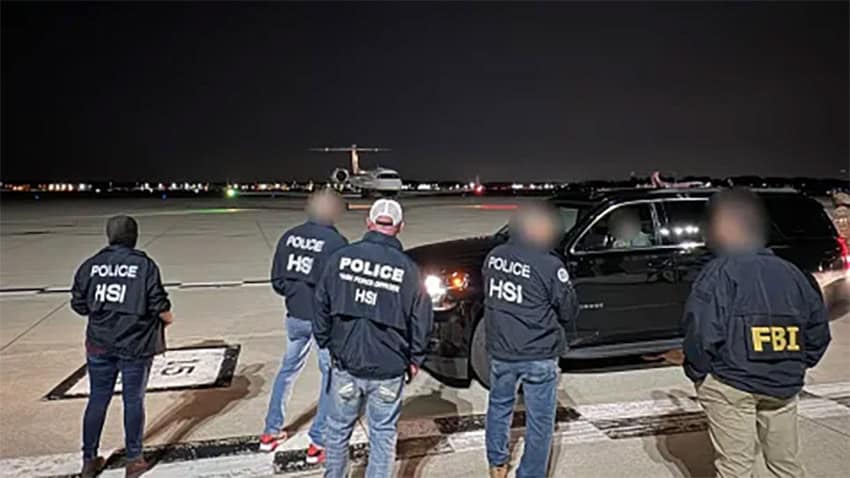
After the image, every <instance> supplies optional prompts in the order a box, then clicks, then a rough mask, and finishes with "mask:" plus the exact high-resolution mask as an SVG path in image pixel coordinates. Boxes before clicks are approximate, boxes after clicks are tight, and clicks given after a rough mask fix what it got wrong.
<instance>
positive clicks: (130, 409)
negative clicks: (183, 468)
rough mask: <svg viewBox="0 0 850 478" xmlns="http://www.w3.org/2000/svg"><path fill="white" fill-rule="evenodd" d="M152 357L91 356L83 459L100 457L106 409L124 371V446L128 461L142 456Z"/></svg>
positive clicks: (122, 393)
mask: <svg viewBox="0 0 850 478" xmlns="http://www.w3.org/2000/svg"><path fill="white" fill-rule="evenodd" d="M152 361H153V359H152V358H150V357H148V358H139V359H123V358H119V357H115V356H112V355H107V354H104V355H94V354H89V356H88V358H87V360H86V365H87V366H88V372H89V385H90V387H91V389H90V390H91V391H90V394H89V403H88V405H87V406H86V413H85V416H84V417H83V459H84V460H91V459H93V458H95V457H97V449H98V447H99V446H100V433H101V431H103V422H104V421H105V420H106V410H107V409H108V408H109V401H110V400H112V394H113V392H114V391H115V381H116V380H117V379H118V372H121V387H122V392H121V396H122V398H123V399H124V446H125V448H126V450H127V459H128V460H134V459H136V458H139V457H140V456H141V455H142V435H143V433H144V429H145V389H146V388H147V386H148V376H149V375H150V371H151V362H152Z"/></svg>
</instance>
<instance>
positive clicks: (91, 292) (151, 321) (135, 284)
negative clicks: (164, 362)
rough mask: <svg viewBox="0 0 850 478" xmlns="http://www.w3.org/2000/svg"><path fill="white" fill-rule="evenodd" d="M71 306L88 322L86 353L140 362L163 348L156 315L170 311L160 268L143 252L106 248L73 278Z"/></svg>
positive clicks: (114, 247) (125, 248)
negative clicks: (139, 359)
mask: <svg viewBox="0 0 850 478" xmlns="http://www.w3.org/2000/svg"><path fill="white" fill-rule="evenodd" d="M71 308H72V309H74V311H75V312H77V313H78V314H80V315H87V316H88V318H89V321H88V327H87V328H86V346H87V348H88V349H89V351H90V352H94V353H107V354H112V355H116V356H119V357H122V358H143V357H150V356H152V355H156V354H158V353H162V352H163V351H164V350H165V337H164V335H163V327H164V325H163V323H162V320H160V318H159V314H160V312H164V311H166V310H170V309H171V302H169V300H168V293H167V292H166V291H165V288H164V287H163V286H162V281H161V279H160V276H159V267H157V265H156V263H155V262H154V261H153V260H152V259H151V258H149V257H148V256H147V255H146V254H145V253H144V252H142V251H139V250H136V249H132V248H129V247H125V246H120V245H113V246H109V247H106V248H104V249H103V250H101V251H100V252H98V253H97V254H95V255H94V256H93V257H91V258H90V259H88V260H86V261H85V262H84V263H83V264H82V265H81V266H80V268H79V269H78V270H77V273H76V274H75V275H74V285H73V287H72V289H71Z"/></svg>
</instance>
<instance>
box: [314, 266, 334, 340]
mask: <svg viewBox="0 0 850 478" xmlns="http://www.w3.org/2000/svg"><path fill="white" fill-rule="evenodd" d="M328 262H329V264H326V265H325V268H324V270H323V271H322V275H321V276H320V277H319V282H318V283H317V284H316V292H315V296H314V301H315V303H314V305H315V307H314V309H315V313H316V315H315V316H314V317H313V336H314V337H315V338H316V345H318V346H319V348H320V349H324V348H327V347H328V345H329V344H330V341H331V328H332V327H333V317H332V316H331V295H330V294H331V291H330V290H329V288H328V286H329V282H330V280H331V279H332V277H333V272H331V271H330V270H329V269H330V261H328Z"/></svg>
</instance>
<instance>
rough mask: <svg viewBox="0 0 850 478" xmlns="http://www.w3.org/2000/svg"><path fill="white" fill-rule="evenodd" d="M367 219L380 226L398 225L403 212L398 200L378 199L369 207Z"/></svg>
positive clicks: (401, 219)
mask: <svg viewBox="0 0 850 478" xmlns="http://www.w3.org/2000/svg"><path fill="white" fill-rule="evenodd" d="M369 220H370V221H372V222H374V223H375V224H380V225H382V226H398V225H399V224H401V222H402V221H403V220H404V212H403V211H402V209H401V204H399V203H398V201H394V200H392V199H378V200H377V201H375V203H374V204H372V208H371V209H369Z"/></svg>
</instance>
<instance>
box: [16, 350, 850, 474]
mask: <svg viewBox="0 0 850 478" xmlns="http://www.w3.org/2000/svg"><path fill="white" fill-rule="evenodd" d="M222 350H223V349H222ZM174 352H178V351H174ZM172 353H173V352H172ZM806 391H807V392H809V393H812V394H816V395H820V397H816V398H806V399H802V400H800V403H799V414H800V416H801V417H805V418H810V419H824V418H835V417H846V416H850V408H848V407H846V406H843V405H841V404H839V403H838V402H835V401H832V400H829V399H828V398H821V397H824V396H834V397H843V396H846V395H848V394H850V382H837V383H828V384H817V385H810V386H807V387H806ZM576 410H577V411H578V412H579V413H580V414H581V418H579V419H577V420H571V421H567V422H560V423H558V424H557V428H556V430H555V434H554V436H553V440H554V442H555V443H559V444H564V445H577V444H585V443H599V442H613V441H614V439H613V438H611V437H609V436H608V435H607V434H606V433H605V432H603V431H602V430H600V429H599V428H597V427H596V426H594V425H593V423H592V421H594V420H628V419H632V418H634V419H638V418H653V417H658V419H663V417H664V416H665V415H671V414H681V413H692V412H700V411H701V408H700V406H699V404H698V403H697V401H696V400H695V399H694V398H692V397H681V398H679V397H670V398H664V399H657V400H640V401H634V402H618V403H601V404H592V405H580V406H577V407H576ZM694 419H696V418H694ZM699 419H700V420H702V417H699ZM634 426H636V427H638V428H642V427H645V424H641V423H634V424H632V423H623V424H621V425H618V426H617V427H614V428H612V429H610V430H609V431H613V432H618V433H620V432H624V431H625V432H628V431H629V430H630V429H631V428H630V427H634ZM307 434H308V432H307V430H302V431H300V432H298V433H296V434H295V435H293V436H292V437H291V438H290V439H288V440H287V441H286V442H284V443H283V444H281V446H280V447H279V448H278V449H277V450H276V451H290V450H303V449H305V448H306V447H307V445H308V444H309V441H310V440H309V437H308V436H307ZM523 434H524V429H522V428H516V429H512V430H511V435H512V436H513V437H514V438H519V439H520V445H521V444H522V443H521V442H522V438H521V437H522V435H523ZM626 436H628V433H627V434H626ZM424 437H442V438H443V439H444V440H445V442H443V441H439V442H438V443H436V444H435V446H439V449H436V450H434V451H435V452H442V453H446V452H464V451H472V450H479V449H483V448H484V447H485V431H484V430H474V431H468V432H460V433H455V434H449V435H443V434H441V433H440V431H439V427H438V426H437V424H436V423H435V422H434V419H433V418H422V419H418V420H411V421H403V422H401V423H399V440H405V439H416V438H424ZM367 441H368V431H367V430H366V429H365V428H364V427H363V426H360V425H358V426H357V427H356V428H355V430H354V433H353V435H352V437H351V442H350V444H351V445H357V444H362V443H366V442H367ZM441 443H442V446H440V444H441ZM104 453H105V456H108V455H109V454H110V453H107V452H104ZM402 458H403V457H402ZM273 460H274V453H249V454H244V455H238V456H222V457H216V458H205V459H200V460H192V461H180V462H173V463H163V464H159V465H157V466H156V467H155V468H154V469H153V470H151V471H150V472H149V473H147V474H146V475H145V476H150V477H151V478H156V477H163V478H172V477H173V478H177V477H180V478H184V477H205V478H206V477H222V478H223V477H229V478H241V477H258V476H274V465H273ZM79 468H80V456H79V454H78V453H67V454H57V455H47V456H39V457H24V458H9V459H4V460H0V477H4V478H5V477H9V478H12V477H16V478H17V477H32V476H49V475H62V474H72V473H77V472H78V471H79ZM318 473H320V471H319V470H310V471H305V472H303V473H297V474H287V476H296V475H308V476H313V475H317V474H318ZM101 476H103V477H106V478H111V477H120V476H123V470H121V469H116V470H108V471H106V472H105V473H103V474H102V475H101Z"/></svg>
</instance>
